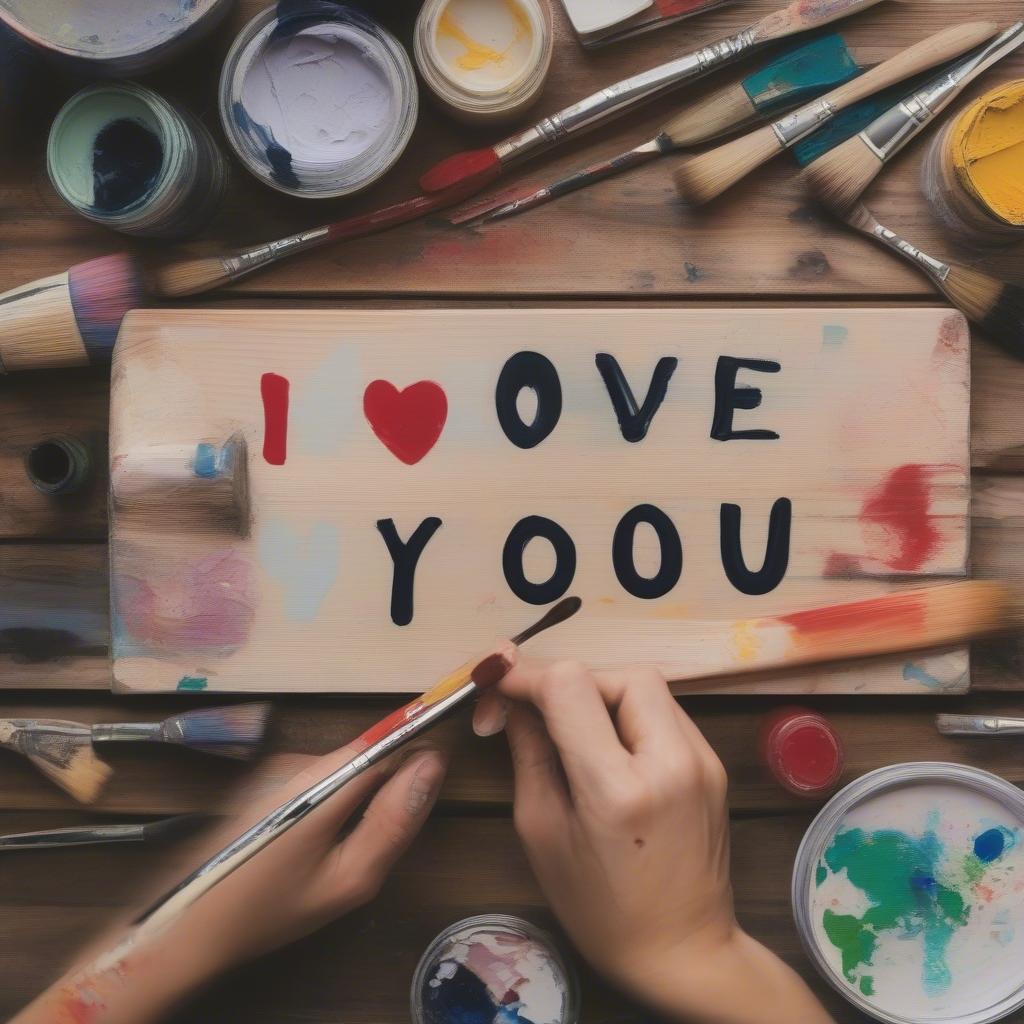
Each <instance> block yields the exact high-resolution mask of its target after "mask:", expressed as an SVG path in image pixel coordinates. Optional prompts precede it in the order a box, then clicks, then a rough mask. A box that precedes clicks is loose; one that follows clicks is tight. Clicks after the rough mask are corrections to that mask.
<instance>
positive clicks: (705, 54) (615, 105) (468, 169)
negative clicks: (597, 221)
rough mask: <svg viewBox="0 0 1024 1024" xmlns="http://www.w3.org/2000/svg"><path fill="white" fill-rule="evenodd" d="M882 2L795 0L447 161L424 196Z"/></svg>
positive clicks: (475, 180) (479, 181)
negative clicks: (756, 51)
mask: <svg viewBox="0 0 1024 1024" xmlns="http://www.w3.org/2000/svg"><path fill="white" fill-rule="evenodd" d="M880 2H881V0H816V2H814V3H808V2H807V0H793V3H791V4H790V5H789V6H788V7H784V8H783V9H782V10H779V11H775V12H773V13H772V14H768V15H766V16H765V17H763V18H762V19H761V20H760V21H758V22H755V23H754V24H753V25H750V26H748V27H747V28H745V29H744V30H743V31H742V32H739V33H738V34H736V35H734V36H728V37H726V38H725V39H720V40H719V41H718V42H715V43H710V44H709V45H708V46H705V47H702V48H701V49H699V50H696V51H695V52H693V53H689V54H686V55H685V56H683V57H677V58H676V59H675V60H671V61H668V63H666V64H661V65H659V66H658V67H656V68H651V69H650V70H648V71H643V72H641V73H640V74H638V75H633V76H632V77H631V78H626V79H624V80H623V81H621V82H616V83H615V84H614V85H609V86H607V87H606V88H604V89H602V90H601V91H600V92H596V93H594V94H593V95H592V96H588V97H587V98H586V99H583V100H580V101H579V102H578V103H574V104H573V105H572V106H569V107H566V108H565V109H564V110H561V111H559V112H558V113H557V114H552V115H551V116H550V117H546V118H545V119H544V120H543V121H539V122H538V123H537V124H535V125H534V126H533V127H532V128H527V129H526V130H525V131H522V132H519V133H518V134H516V135H513V136H511V137H510V138H508V139H505V140H503V141H502V142H498V143H496V144H495V145H493V146H489V147H487V148H485V149H476V150H470V151H468V152H465V153H457V154H456V155H455V156H451V157H448V158H447V159H446V160H442V161H441V162H440V163H439V164H436V165H435V166H434V167H432V168H431V169H430V170H429V171H427V173H426V174H424V175H423V177H422V178H420V187H421V188H422V189H423V191H424V192H443V191H445V190H447V189H450V188H453V187H455V186H458V185H469V184H471V183H472V184H475V185H476V186H477V187H479V188H482V187H483V186H484V185H486V184H488V183H489V182H491V181H493V180H494V179H495V178H497V177H498V175H499V174H501V173H502V172H503V171H504V170H505V169H506V168H507V167H509V166H510V165H511V164H513V163H518V162H520V161H522V160H525V159H526V158H527V157H530V156H533V155H535V154H536V153H540V152H543V151H545V150H548V149H551V148H552V147H553V146H555V145H557V144H558V143H560V142H561V141H562V140H563V139H567V138H569V137H570V136H572V135H576V134H579V133H580V132H583V131H586V130H588V129H590V128H596V127H598V126H599V125H602V124H605V123H607V122H608V121H610V120H612V119H613V118H615V117H619V116H620V115H622V114H624V113H626V112H627V111H629V110H632V109H633V108H634V107H636V106H638V105H639V104H640V103H644V102H646V101H647V100H651V99H654V98H655V97H658V96H661V95H663V94H664V93H666V92H667V91H668V90H670V89H674V88H676V87H678V86H680V85H683V84H684V83H686V82H692V81H694V80H695V79H697V78H701V77H703V76H704V75H706V74H708V73H709V72H711V71H714V70H716V69H717V68H720V67H724V66H725V65H726V64H731V63H733V62H734V61H736V60H738V59H740V58H741V57H744V56H746V55H747V54H748V53H749V52H750V51H751V50H753V49H754V48H755V47H760V46H762V45H764V44H766V43H771V42H775V41H776V40H779V39H785V38H787V37H788V36H793V35H797V34H798V33H800V32H807V31H810V30H811V29H814V28H820V27H821V26H822V25H828V24H830V23H831V22H833V21H838V20H839V19H840V18H846V17H848V16H849V15H851V14H856V13H857V12H858V11H862V10H865V9H866V8H868V7H873V6H874V5H875V4H877V3H880Z"/></svg>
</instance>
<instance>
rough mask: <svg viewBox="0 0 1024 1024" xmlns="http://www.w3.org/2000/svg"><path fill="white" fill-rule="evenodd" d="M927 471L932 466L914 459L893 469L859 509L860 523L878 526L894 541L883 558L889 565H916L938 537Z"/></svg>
mask: <svg viewBox="0 0 1024 1024" xmlns="http://www.w3.org/2000/svg"><path fill="white" fill-rule="evenodd" d="M931 473H932V467H930V466H921V465H917V464H915V463H910V464H908V465H906V466H900V467H899V468H898V469H894V470H893V471H892V472H891V473H890V474H889V475H888V476H887V477H886V478H885V480H884V481H883V482H882V486H881V487H880V488H879V489H878V490H877V491H876V492H875V493H874V494H872V495H871V496H870V497H868V499H867V500H866V501H865V502H864V507H863V508H862V509H861V513H860V519H861V522H862V523H875V524H877V525H879V526H881V527H882V528H883V529H884V530H885V531H886V532H887V533H888V534H889V535H891V536H892V537H893V538H894V539H895V541H896V544H897V550H896V552H895V553H894V554H891V555H890V556H889V557H888V558H886V559H885V564H886V565H888V566H889V568H890V569H895V570H897V571H898V572H913V571H915V570H916V569H920V568H921V566H922V565H924V563H925V562H926V561H928V559H929V558H930V557H931V556H932V555H933V554H934V553H935V551H936V549H937V548H938V546H939V543H940V541H941V539H942V538H941V535H940V534H939V531H938V530H937V529H936V528H935V524H934V523H933V522H932V516H931V511H930V506H931V488H930V487H929V479H928V478H929V476H930V474H931Z"/></svg>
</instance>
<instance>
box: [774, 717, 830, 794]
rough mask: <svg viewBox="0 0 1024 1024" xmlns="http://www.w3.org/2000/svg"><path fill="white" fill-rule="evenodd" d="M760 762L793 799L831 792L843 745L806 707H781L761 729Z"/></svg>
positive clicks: (828, 726) (827, 722) (820, 718)
mask: <svg viewBox="0 0 1024 1024" xmlns="http://www.w3.org/2000/svg"><path fill="white" fill-rule="evenodd" d="M759 747H760V751H761V759H762V762H763V763H764V764H765V765H766V766H767V768H768V770H769V771H770V772H771V774H772V777H773V778H774V779H775V780H776V782H778V784H779V785H780V786H782V788H783V789H786V790H788V791H789V792H790V793H795V794H796V795H797V796H806V797H815V796H824V795H826V794H828V793H831V792H832V790H833V789H835V787H836V786H837V785H838V784H839V779H840V776H841V775H842V774H843V764H844V757H843V745H842V741H841V740H840V739H839V735H838V733H836V731H835V729H833V728H832V725H831V724H830V723H829V721H828V720H827V719H826V718H825V717H824V716H823V715H820V714H818V713H817V712H815V711H809V710H807V709H806V708H783V709H781V710H779V711H777V712H775V713H774V714H773V715H770V716H769V717H768V718H767V719H765V721H764V722H763V723H762V726H761V733H760V737H759Z"/></svg>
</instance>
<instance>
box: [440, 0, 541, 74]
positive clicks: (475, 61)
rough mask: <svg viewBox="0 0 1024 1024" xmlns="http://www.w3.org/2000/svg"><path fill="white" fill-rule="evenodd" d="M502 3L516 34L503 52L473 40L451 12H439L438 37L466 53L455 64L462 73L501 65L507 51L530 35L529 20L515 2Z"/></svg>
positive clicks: (508, 0) (510, 0)
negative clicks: (453, 41) (445, 38)
mask: <svg viewBox="0 0 1024 1024" xmlns="http://www.w3.org/2000/svg"><path fill="white" fill-rule="evenodd" d="M504 3H505V6H506V7H507V8H508V11H509V13H510V14H511V15H512V17H513V18H514V19H515V21H516V34H515V35H514V36H513V38H512V41H511V42H510V43H509V44H508V46H506V47H505V49H504V50H495V49H494V47H493V46H487V45H486V44H485V43H481V42H479V41H478V40H476V39H474V38H473V37H472V36H471V35H470V34H469V33H468V32H467V31H466V30H465V29H464V28H463V27H462V26H461V25H460V24H459V23H458V22H457V21H456V20H455V18H453V17H452V14H451V10H450V9H449V8H448V7H446V8H445V9H444V10H443V11H442V12H441V17H440V18H439V19H438V22H437V32H438V35H445V36H448V37H449V38H450V39H454V40H455V41H456V42H457V43H459V44H460V45H461V46H462V47H464V48H465V51H466V52H465V53H463V54H462V56H460V57H459V58H458V59H457V60H456V62H455V63H456V64H457V65H458V66H459V67H460V68H461V69H462V70H463V71H479V70H480V68H482V67H484V66H485V65H487V64H501V63H502V62H503V61H504V60H505V58H506V57H507V56H508V52H509V50H511V49H512V47H513V46H515V45H516V43H518V42H519V40H520V39H523V38H524V37H528V36H530V35H532V33H533V27H532V26H531V24H530V20H529V18H527V16H526V12H525V11H524V10H523V9H522V8H521V7H520V6H519V4H517V3H516V0H504Z"/></svg>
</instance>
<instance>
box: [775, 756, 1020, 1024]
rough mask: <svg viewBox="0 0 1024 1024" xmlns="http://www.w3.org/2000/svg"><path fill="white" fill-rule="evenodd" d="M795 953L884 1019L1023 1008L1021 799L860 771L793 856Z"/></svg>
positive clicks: (986, 1017)
mask: <svg viewBox="0 0 1024 1024" xmlns="http://www.w3.org/2000/svg"><path fill="white" fill-rule="evenodd" d="M793 912H794V916H795V918H796V924H797V929H798V930H799V932H800V937H801V940H802V941H803V943H804V947H805V949H806V950H807V952H808V954H809V955H810V957H811V959H812V960H813V961H814V964H815V966H816V967H817V968H818V970H819V971H820V972H821V973H822V975H823V976H824V978H825V979H826V980H827V981H828V982H829V983H830V984H831V985H832V986H833V987H834V988H835V989H837V990H838V991H839V992H840V993H841V994H842V995H844V996H845V997H846V998H847V999H848V1000H849V1001H850V1002H852V1003H853V1004H855V1005H856V1006H857V1007H859V1008H860V1009H861V1010H862V1011H864V1012H865V1013H867V1014H869V1015H870V1016H871V1017H873V1018H875V1019H876V1020H879V1021H884V1022H888V1024H935V1022H939V1021H942V1022H945V1024H988V1022H991V1021H997V1020H1001V1019H1002V1018H1004V1017H1006V1016H1007V1015H1008V1014H1010V1013H1013V1012H1014V1011H1015V1010H1018V1009H1020V1008H1021V1007H1024V955H1022V954H1024V793H1021V791H1020V790H1018V789H1017V788H1016V787H1015V786H1012V785H1010V784H1009V783H1008V782H1005V781H1004V780H1002V779H1000V778H998V777H997V776H995V775H990V774H989V773H987V772H983V771H979V770H977V769H974V768H966V767H963V766H962V765H954V764H944V763H940V762H934V763H932V762H926V763H916V764H904V765H894V766H892V767H889V768H882V769H879V770H878V771H874V772H870V773H869V774H867V775H864V776H862V777H861V778H860V779H858V780H857V781H856V782H854V783H853V784H851V785H850V786H847V787H846V788H845V789H844V790H842V791H841V792H840V793H838V794H837V795H836V796H835V797H833V799H832V800H831V801H829V803H828V804H827V805H826V806H825V808H824V809H823V810H822V811H821V813H820V814H819V815H818V817H817V818H816V819H815V820H814V822H813V824H812V825H811V827H810V829H809V830H808V832H807V835H806V836H805V837H804V840H803V842H802V843H801V845H800V849H799V851H798V853H797V858H796V865H795V868H794V871H793Z"/></svg>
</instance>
